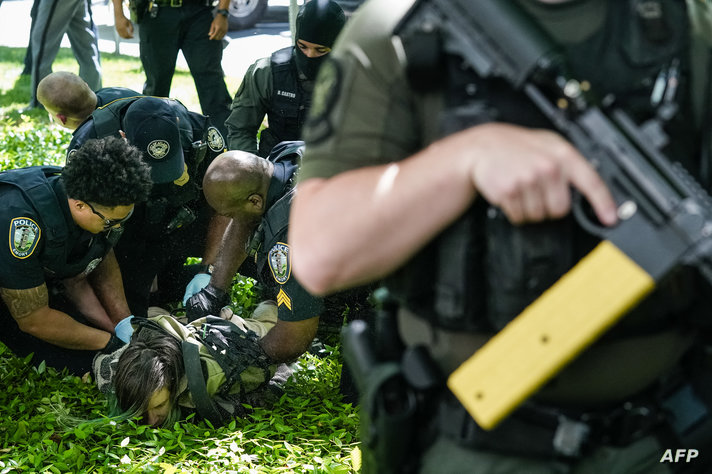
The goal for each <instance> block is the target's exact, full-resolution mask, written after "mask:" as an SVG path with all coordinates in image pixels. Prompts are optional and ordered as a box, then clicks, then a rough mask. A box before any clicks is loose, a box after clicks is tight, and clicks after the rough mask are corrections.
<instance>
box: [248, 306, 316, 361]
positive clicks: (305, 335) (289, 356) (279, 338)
mask: <svg viewBox="0 0 712 474" xmlns="http://www.w3.org/2000/svg"><path fill="white" fill-rule="evenodd" d="M318 326H319V318H318V317H314V318H311V319H306V320H304V321H294V322H292V321H281V320H280V321H277V324H276V325H275V326H274V327H273V328H272V329H270V330H269V332H268V333H267V334H266V335H265V336H264V337H263V338H262V339H260V345H261V346H262V349H264V351H265V353H266V354H267V355H268V356H269V357H270V359H272V360H273V361H275V362H291V361H293V360H295V359H296V358H297V357H299V356H301V355H302V354H304V352H305V351H306V350H307V349H308V348H309V344H310V343H311V341H312V340H313V339H314V336H316V330H317V328H318Z"/></svg>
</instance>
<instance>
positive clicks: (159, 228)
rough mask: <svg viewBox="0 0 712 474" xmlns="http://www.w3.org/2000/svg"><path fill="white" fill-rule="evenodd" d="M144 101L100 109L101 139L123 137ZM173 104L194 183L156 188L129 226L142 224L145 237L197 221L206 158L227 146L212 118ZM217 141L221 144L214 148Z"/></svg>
mask: <svg viewBox="0 0 712 474" xmlns="http://www.w3.org/2000/svg"><path fill="white" fill-rule="evenodd" d="M143 97H144V96H138V97H127V98H123V99H117V100H114V101H112V102H110V103H108V104H107V105H105V106H103V107H100V108H98V109H96V110H95V111H94V112H93V113H92V118H93V122H94V129H95V130H96V135H97V138H103V137H107V136H119V130H122V129H123V126H122V125H121V124H122V122H123V117H124V115H125V114H126V110H127V109H128V107H129V106H130V105H131V104H133V103H134V102H135V101H137V100H139V99H141V98H143ZM170 104H171V105H173V110H174V112H175V114H176V116H178V117H179V119H180V120H179V121H178V127H179V129H180V137H181V146H182V148H183V157H184V159H185V164H186V166H187V167H188V169H187V171H188V175H189V176H190V179H189V181H188V182H187V183H185V184H184V185H183V186H177V185H174V184H173V183H167V184H160V185H154V186H153V189H152V191H151V197H150V198H149V200H148V201H147V202H146V203H145V204H139V205H138V206H137V207H138V209H137V210H136V212H135V216H134V217H133V219H132V220H131V221H130V222H129V223H127V226H131V224H133V223H136V222H142V223H143V225H144V227H143V228H142V233H143V235H145V236H156V237H159V236H161V235H163V234H164V233H165V232H166V231H167V230H168V231H173V230H176V229H179V228H181V227H184V226H187V225H189V224H190V223H191V222H192V221H193V220H195V216H196V214H198V212H199V209H198V204H197V201H200V200H201V198H202V176H203V175H204V174H205V170H206V169H207V164H208V163H207V161H206V160H205V158H206V156H207V154H208V153H209V152H210V151H213V152H214V153H218V152H221V151H222V148H223V146H224V145H223V139H222V136H220V138H219V140H216V138H215V136H214V135H215V134H217V135H220V132H218V131H217V129H216V128H215V127H211V126H210V122H209V120H208V117H206V116H204V115H201V114H197V113H194V112H190V111H188V110H187V109H186V108H185V107H184V106H183V105H182V104H181V103H180V102H179V101H177V100H171V101H170ZM216 141H219V142H220V143H215V144H214V145H213V142H216ZM80 144H81V143H78V144H77V145H80ZM212 148H214V149H212Z"/></svg>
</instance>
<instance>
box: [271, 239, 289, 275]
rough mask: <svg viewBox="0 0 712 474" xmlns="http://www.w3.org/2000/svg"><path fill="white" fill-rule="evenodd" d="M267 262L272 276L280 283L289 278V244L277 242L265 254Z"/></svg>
mask: <svg viewBox="0 0 712 474" xmlns="http://www.w3.org/2000/svg"><path fill="white" fill-rule="evenodd" d="M267 262H269V268H270V270H272V276H273V277H274V279H275V281H276V282H277V283H279V284H280V285H283V284H284V283H286V282H287V280H289V275H290V274H291V273H292V261H291V257H290V255H289V245H287V244H285V243H282V242H277V243H276V244H275V245H274V247H272V248H271V249H270V251H269V253H268V254H267Z"/></svg>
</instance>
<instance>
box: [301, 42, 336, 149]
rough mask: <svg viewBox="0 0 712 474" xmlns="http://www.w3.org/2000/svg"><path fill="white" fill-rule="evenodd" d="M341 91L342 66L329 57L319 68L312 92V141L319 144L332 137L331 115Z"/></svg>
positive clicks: (310, 119)
mask: <svg viewBox="0 0 712 474" xmlns="http://www.w3.org/2000/svg"><path fill="white" fill-rule="evenodd" d="M340 89H341V66H340V65H339V63H338V62H336V60H335V59H333V58H332V57H331V55H329V57H328V58H327V59H326V60H325V61H324V62H323V63H322V65H321V67H320V68H319V74H318V76H317V81H316V86H314V92H312V105H311V109H310V110H309V120H308V125H309V127H310V132H311V134H310V137H309V138H310V139H311V140H312V141H315V142H318V141H320V140H323V139H324V138H326V137H327V136H329V135H331V132H332V127H331V122H330V120H329V114H330V112H331V109H332V107H334V104H335V103H336V99H337V98H338V96H339V90H340Z"/></svg>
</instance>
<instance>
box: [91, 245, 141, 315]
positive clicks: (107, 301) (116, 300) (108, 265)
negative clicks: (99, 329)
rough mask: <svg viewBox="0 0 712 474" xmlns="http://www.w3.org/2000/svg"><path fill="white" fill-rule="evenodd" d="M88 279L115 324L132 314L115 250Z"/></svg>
mask: <svg viewBox="0 0 712 474" xmlns="http://www.w3.org/2000/svg"><path fill="white" fill-rule="evenodd" d="M88 280H89V283H90V284H91V286H92V288H93V289H94V292H95V293H96V296H97V298H98V299H99V301H100V302H101V304H102V306H103V307H104V310H105V311H106V313H107V314H108V315H109V318H110V319H111V321H112V322H113V324H114V325H116V324H117V323H118V322H119V321H121V320H122V319H124V318H125V317H127V316H129V315H130V314H131V310H130V309H129V305H128V303H127V302H126V295H125V294H124V283H123V281H122V279H121V270H120V269H119V263H118V262H117V261H116V256H115V255H114V251H113V250H111V251H110V252H109V253H108V254H107V255H106V257H104V260H102V262H101V263H100V264H99V266H98V267H97V268H96V269H95V270H94V271H93V272H92V273H90V274H89V277H88Z"/></svg>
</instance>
